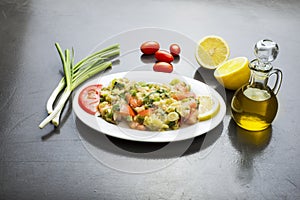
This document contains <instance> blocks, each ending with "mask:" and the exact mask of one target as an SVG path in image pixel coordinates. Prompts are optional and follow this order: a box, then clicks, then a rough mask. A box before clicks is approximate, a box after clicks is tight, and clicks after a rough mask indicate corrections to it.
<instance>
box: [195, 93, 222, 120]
mask: <svg viewBox="0 0 300 200" xmlns="http://www.w3.org/2000/svg"><path fill="white" fill-rule="evenodd" d="M198 98H199V102H200V104H199V109H198V120H199V121H204V120H208V119H211V118H213V117H214V116H215V115H216V114H217V113H218V112H219V110H220V103H219V101H218V99H217V98H216V97H213V96H209V95H207V96H205V95H204V96H199V97H198Z"/></svg>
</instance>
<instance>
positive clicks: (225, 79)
mask: <svg viewBox="0 0 300 200" xmlns="http://www.w3.org/2000/svg"><path fill="white" fill-rule="evenodd" d="M248 64H249V61H248V59H247V58H246V57H237V58H233V59H230V60H228V61H226V62H224V63H223V64H222V65H220V66H219V67H218V68H217V69H216V70H215V72H214V76H215V78H216V79H217V80H218V82H219V83H220V84H221V85H223V86H224V87H225V88H226V89H229V90H236V89H238V88H240V87H241V86H242V85H244V84H246V83H248V81H249V78H250V69H249V67H248Z"/></svg>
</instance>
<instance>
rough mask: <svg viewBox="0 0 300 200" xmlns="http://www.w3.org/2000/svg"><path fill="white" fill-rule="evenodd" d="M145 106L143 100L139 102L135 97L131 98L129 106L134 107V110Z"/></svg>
mask: <svg viewBox="0 0 300 200" xmlns="http://www.w3.org/2000/svg"><path fill="white" fill-rule="evenodd" d="M142 104H143V102H142V101H141V100H138V99H137V98H135V97H132V96H131V97H129V105H130V106H131V107H132V108H136V107H139V106H141V105H142Z"/></svg>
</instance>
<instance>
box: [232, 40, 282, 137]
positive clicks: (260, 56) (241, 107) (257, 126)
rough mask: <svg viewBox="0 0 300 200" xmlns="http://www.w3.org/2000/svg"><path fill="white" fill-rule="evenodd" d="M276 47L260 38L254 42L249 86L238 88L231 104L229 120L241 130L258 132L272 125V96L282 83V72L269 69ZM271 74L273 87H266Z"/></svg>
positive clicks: (274, 105) (274, 106)
mask: <svg viewBox="0 0 300 200" xmlns="http://www.w3.org/2000/svg"><path fill="white" fill-rule="evenodd" d="M278 52H279V48H278V45H277V44H276V43H275V42H273V41H272V40H268V39H264V40H260V41H259V42H257V43H256V45H255V47H254V54H255V56H256V59H254V60H252V61H251V62H250V63H249V68H250V70H251V77H250V80H249V83H248V84H246V85H244V86H242V87H241V88H239V89H238V90H237V91H236V92H235V94H234V96H233V98H232V101H231V111H232V118H233V119H234V121H235V122H236V123H237V124H238V125H239V126H240V127H242V128H244V129H246V130H250V131H260V130H264V129H266V128H268V127H269V126H270V124H271V123H272V122H273V120H274V118H275V116H276V114H277V109H278V101H277V98H276V94H277V93H278V91H279V89H280V85H281V82H282V72H281V71H280V70H279V69H273V66H272V65H271V62H272V61H274V60H275V59H276V57H277V55H278ZM271 75H275V76H276V79H275V81H274V84H273V85H274V86H273V87H269V86H268V80H269V77H270V76H271Z"/></svg>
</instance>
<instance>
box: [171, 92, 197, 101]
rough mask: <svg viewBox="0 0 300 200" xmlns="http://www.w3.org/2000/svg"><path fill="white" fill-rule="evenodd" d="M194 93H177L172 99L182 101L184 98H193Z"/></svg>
mask: <svg viewBox="0 0 300 200" xmlns="http://www.w3.org/2000/svg"><path fill="white" fill-rule="evenodd" d="M195 96H196V95H195V93H193V92H185V93H183V92H177V93H176V94H174V95H173V96H172V98H173V99H176V100H182V99H185V98H188V97H195Z"/></svg>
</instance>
